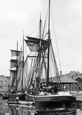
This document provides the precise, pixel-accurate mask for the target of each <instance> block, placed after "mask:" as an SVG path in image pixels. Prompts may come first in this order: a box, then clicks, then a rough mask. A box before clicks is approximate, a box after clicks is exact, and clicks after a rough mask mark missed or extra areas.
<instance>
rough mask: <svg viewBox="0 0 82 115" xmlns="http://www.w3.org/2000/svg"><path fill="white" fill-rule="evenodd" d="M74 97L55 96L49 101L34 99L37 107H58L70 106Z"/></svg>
mask: <svg viewBox="0 0 82 115" xmlns="http://www.w3.org/2000/svg"><path fill="white" fill-rule="evenodd" d="M75 101H76V100H75V97H56V98H54V99H51V100H50V101H36V107H39V108H54V107H56V108H58V107H71V105H72V103H73V102H75Z"/></svg>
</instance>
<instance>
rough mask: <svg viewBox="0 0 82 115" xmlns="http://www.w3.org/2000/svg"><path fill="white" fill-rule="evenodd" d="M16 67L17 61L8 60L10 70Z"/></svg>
mask: <svg viewBox="0 0 82 115" xmlns="http://www.w3.org/2000/svg"><path fill="white" fill-rule="evenodd" d="M16 66H17V60H16V59H11V60H10V68H13V67H16Z"/></svg>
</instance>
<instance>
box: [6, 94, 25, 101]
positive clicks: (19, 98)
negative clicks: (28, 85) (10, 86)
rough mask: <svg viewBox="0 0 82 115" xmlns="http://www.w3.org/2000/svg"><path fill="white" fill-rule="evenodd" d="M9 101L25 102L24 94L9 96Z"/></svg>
mask: <svg viewBox="0 0 82 115" xmlns="http://www.w3.org/2000/svg"><path fill="white" fill-rule="evenodd" d="M8 97H9V100H17V99H18V100H25V93H17V94H11V93H10V94H9V95H8Z"/></svg>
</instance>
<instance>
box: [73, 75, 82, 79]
mask: <svg viewBox="0 0 82 115" xmlns="http://www.w3.org/2000/svg"><path fill="white" fill-rule="evenodd" d="M78 78H80V79H82V75H78V76H76V77H75V78H74V79H75V80H76V79H78Z"/></svg>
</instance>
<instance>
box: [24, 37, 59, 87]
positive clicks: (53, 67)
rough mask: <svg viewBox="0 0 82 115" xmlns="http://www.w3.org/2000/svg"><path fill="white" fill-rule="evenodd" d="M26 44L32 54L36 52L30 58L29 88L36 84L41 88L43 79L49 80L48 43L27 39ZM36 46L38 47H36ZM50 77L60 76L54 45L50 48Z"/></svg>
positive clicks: (31, 38) (41, 40) (36, 39)
mask: <svg viewBox="0 0 82 115" xmlns="http://www.w3.org/2000/svg"><path fill="white" fill-rule="evenodd" d="M25 41H26V44H27V46H28V47H29V49H30V51H31V52H35V53H34V55H33V56H29V59H30V60H31V63H30V68H28V70H29V71H28V83H27V84H28V87H29V85H31V84H35V85H34V86H35V87H39V83H40V80H41V79H44V78H45V79H46V78H47V66H48V65H47V61H48V60H47V54H48V41H47V40H43V39H39V38H33V37H27V40H25ZM35 46H36V47H35ZM49 50H50V53H49V68H50V69H49V77H56V76H58V74H59V72H58V68H57V63H56V59H55V55H54V52H53V47H52V44H50V47H49Z"/></svg>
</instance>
